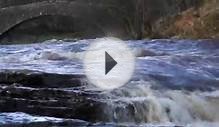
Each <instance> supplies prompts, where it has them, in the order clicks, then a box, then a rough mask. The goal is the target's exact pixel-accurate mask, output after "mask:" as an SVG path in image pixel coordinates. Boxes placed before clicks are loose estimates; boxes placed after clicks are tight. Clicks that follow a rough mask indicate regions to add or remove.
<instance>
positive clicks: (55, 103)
mask: <svg viewBox="0 0 219 127" xmlns="http://www.w3.org/2000/svg"><path fill="white" fill-rule="evenodd" d="M0 96H1V98H0V112H25V113H29V114H35V115H42V116H51V117H58V118H73V119H81V120H86V121H101V120H104V118H101V117H100V116H99V114H100V112H102V111H101V110H102V109H103V108H102V107H104V105H105V104H104V103H103V102H101V101H98V99H97V98H98V97H99V95H98V94H89V93H86V92H83V91H82V90H81V91H80V92H79V91H77V90H76V91H74V90H64V89H56V88H28V87H10V86H5V85H1V89H0Z"/></svg>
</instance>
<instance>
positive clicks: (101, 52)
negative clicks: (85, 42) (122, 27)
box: [84, 38, 135, 90]
mask: <svg viewBox="0 0 219 127" xmlns="http://www.w3.org/2000/svg"><path fill="white" fill-rule="evenodd" d="M134 63H135V58H134V55H133V54H132V51H131V50H130V49H129V47H128V46H127V45H126V43H124V42H123V41H121V40H119V39H115V38H103V39H95V41H93V42H91V44H90V46H89V47H88V49H87V51H86V53H85V56H84V72H85V74H86V76H87V78H88V79H89V81H90V83H91V84H93V85H95V86H97V87H98V88H101V89H103V90H111V89H115V88H118V87H121V86H123V85H125V84H126V83H127V82H128V81H129V80H130V78H131V77H132V73H133V71H134V66H135V64H134Z"/></svg>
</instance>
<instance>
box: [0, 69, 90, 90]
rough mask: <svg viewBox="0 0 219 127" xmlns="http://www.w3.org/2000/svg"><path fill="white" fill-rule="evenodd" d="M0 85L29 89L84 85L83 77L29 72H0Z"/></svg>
mask: <svg viewBox="0 0 219 127" xmlns="http://www.w3.org/2000/svg"><path fill="white" fill-rule="evenodd" d="M0 83H3V84H13V83H19V84H22V85H24V86H29V87H76V86H82V85H85V84H86V79H85V76H84V75H80V74H75V75H67V74H54V73H45V72H39V71H29V70H1V72H0Z"/></svg>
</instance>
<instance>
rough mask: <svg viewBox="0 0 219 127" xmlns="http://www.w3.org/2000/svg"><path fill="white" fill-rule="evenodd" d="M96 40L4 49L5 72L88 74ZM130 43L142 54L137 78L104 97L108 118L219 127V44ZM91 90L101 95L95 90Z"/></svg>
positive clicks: (0, 62)
mask: <svg viewBox="0 0 219 127" xmlns="http://www.w3.org/2000/svg"><path fill="white" fill-rule="evenodd" d="M92 41H95V39H93V40H92V39H91V40H79V41H71V40H49V41H46V42H43V43H39V44H26V45H1V46H0V69H2V70H4V69H19V70H23V69H27V70H37V71H43V72H48V73H58V74H84V72H83V66H82V59H83V55H84V52H85V51H86V49H87V47H88V45H89V43H92ZM127 43H128V45H129V46H130V47H131V49H132V50H133V53H134V54H135V55H136V69H135V74H134V75H133V78H132V80H131V81H130V82H129V83H128V84H127V85H125V86H123V87H121V88H119V89H116V90H113V91H110V92H109V91H107V92H103V93H104V94H105V96H107V97H106V98H104V99H102V100H101V99H100V100H99V101H104V102H107V104H108V106H106V107H105V112H104V113H103V114H107V115H105V116H103V117H106V118H107V119H108V120H109V121H110V122H112V123H116V124H117V125H131V126H134V125H142V126H174V125H182V126H188V127H193V126H194V127H202V126H203V127H218V126H219V123H218V122H219V99H218V97H219V41H216V40H139V41H132V40H130V41H127ZM87 89H88V90H89V91H92V90H97V89H96V88H95V87H93V86H88V87H87ZM15 114H16V113H15ZM9 115H10V116H11V114H9ZM3 116H4V117H3ZM12 116H13V114H12ZM16 116H17V115H14V117H15V118H14V119H15V120H16ZM26 116H27V115H23V117H26ZM7 117H8V115H7V113H4V114H1V115H0V121H1V122H0V124H1V123H4V121H5V119H4V118H7ZM10 118H11V117H10ZM29 118H30V117H29ZM43 118H44V117H42V118H41V119H43ZM11 119H12V121H13V118H11ZM30 120H32V121H34V120H33V119H30ZM36 120H38V119H36ZM43 120H44V119H43ZM55 120H56V119H55ZM57 120H59V119H57Z"/></svg>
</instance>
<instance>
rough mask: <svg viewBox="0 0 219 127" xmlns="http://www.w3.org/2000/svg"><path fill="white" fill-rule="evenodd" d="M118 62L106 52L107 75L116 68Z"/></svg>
mask: <svg viewBox="0 0 219 127" xmlns="http://www.w3.org/2000/svg"><path fill="white" fill-rule="evenodd" d="M116 64H117V62H116V61H115V60H114V59H113V58H112V57H111V56H110V55H109V54H108V53H107V52H105V75H107V74H108V73H109V71H110V70H111V69H113V67H114V66H116Z"/></svg>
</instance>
